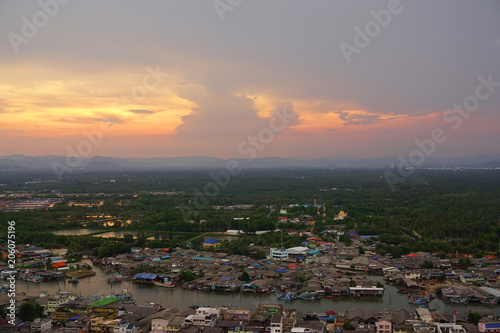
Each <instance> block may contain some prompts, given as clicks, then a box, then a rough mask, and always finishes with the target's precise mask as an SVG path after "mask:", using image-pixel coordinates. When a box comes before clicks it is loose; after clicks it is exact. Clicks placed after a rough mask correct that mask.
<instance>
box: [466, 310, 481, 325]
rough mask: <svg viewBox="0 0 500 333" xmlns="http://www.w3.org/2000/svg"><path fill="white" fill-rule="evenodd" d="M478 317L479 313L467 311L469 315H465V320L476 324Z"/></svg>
mask: <svg viewBox="0 0 500 333" xmlns="http://www.w3.org/2000/svg"><path fill="white" fill-rule="evenodd" d="M480 319H481V315H480V314H479V313H477V312H469V315H468V316H467V321H468V322H469V323H471V324H474V325H477V323H479V320H480Z"/></svg>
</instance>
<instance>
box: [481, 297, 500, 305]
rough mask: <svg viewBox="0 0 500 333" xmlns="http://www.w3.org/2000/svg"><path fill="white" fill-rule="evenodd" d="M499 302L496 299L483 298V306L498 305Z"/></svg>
mask: <svg viewBox="0 0 500 333" xmlns="http://www.w3.org/2000/svg"><path fill="white" fill-rule="evenodd" d="M497 303H498V301H497V300H496V299H495V298H481V304H497Z"/></svg>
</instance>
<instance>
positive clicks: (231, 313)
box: [224, 309, 252, 325]
mask: <svg viewBox="0 0 500 333" xmlns="http://www.w3.org/2000/svg"><path fill="white" fill-rule="evenodd" d="M251 318H252V311H250V310H240V309H228V310H226V312H225V313H224V320H230V321H239V322H241V323H243V324H245V325H248V324H249V323H250V319H251Z"/></svg>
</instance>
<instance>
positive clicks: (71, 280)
mask: <svg viewBox="0 0 500 333" xmlns="http://www.w3.org/2000/svg"><path fill="white" fill-rule="evenodd" d="M68 282H69V283H78V276H73V277H72V278H71V279H70V280H69V281H68Z"/></svg>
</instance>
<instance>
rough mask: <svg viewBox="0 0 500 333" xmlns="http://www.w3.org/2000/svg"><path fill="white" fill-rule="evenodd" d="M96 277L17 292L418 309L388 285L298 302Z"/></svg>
mask: <svg viewBox="0 0 500 333" xmlns="http://www.w3.org/2000/svg"><path fill="white" fill-rule="evenodd" d="M83 262H84V263H88V264H90V265H92V263H91V262H90V260H84V261H83ZM93 269H94V271H95V272H96V275H95V276H92V277H86V278H82V279H80V280H79V282H78V283H76V284H73V283H68V281H67V280H60V281H51V282H41V283H32V282H26V281H17V292H18V293H19V292H26V294H27V295H33V296H38V295H39V294H40V291H47V292H49V294H55V293H57V292H58V291H67V292H69V293H75V294H80V295H82V296H90V295H107V294H109V293H121V292H122V291H123V289H127V290H128V291H129V292H131V293H132V294H133V296H134V299H135V301H137V304H139V305H147V304H149V303H159V304H161V305H162V306H163V307H167V308H168V307H177V308H186V307H188V306H190V305H194V304H197V305H210V306H228V305H236V306H238V307H240V308H242V309H255V307H257V305H259V304H277V303H281V304H283V305H284V307H285V308H293V309H297V310H299V311H302V312H308V311H313V312H318V313H324V312H326V311H328V310H333V311H335V312H345V311H346V310H348V309H351V308H353V307H360V308H362V309H369V308H373V309H375V310H382V309H384V308H387V309H393V310H397V309H401V308H404V309H406V310H408V311H410V312H412V311H414V310H415V309H416V308H417V307H418V306H417V305H412V304H409V303H408V300H407V296H406V294H399V293H397V289H396V288H395V287H394V286H391V285H386V286H385V292H384V296H383V297H380V298H375V299H371V298H370V299H366V298H363V299H360V298H356V299H354V298H342V299H335V298H322V299H318V300H308V301H305V300H295V301H292V302H289V301H279V300H277V298H276V296H275V295H274V294H264V295H261V294H253V293H224V292H206V291H199V290H186V289H183V288H181V287H180V286H177V287H175V288H162V287H157V286H154V285H144V284H138V283H134V282H133V281H132V280H127V281H122V282H118V283H114V284H112V285H110V284H108V283H107V279H108V278H109V277H111V275H110V274H105V272H104V271H103V270H102V268H101V267H100V266H97V265H94V266H93ZM370 279H372V280H375V281H382V280H383V278H382V277H380V276H371V277H370ZM429 307H430V308H434V309H436V310H438V311H440V312H446V311H453V309H456V310H457V312H462V313H463V312H469V310H471V309H477V308H483V309H484V308H491V309H492V310H493V311H494V313H495V314H496V315H500V306H489V305H482V304H479V303H476V304H474V303H473V304H468V305H462V304H451V303H445V302H443V301H441V300H440V299H435V300H433V301H431V302H430V303H429Z"/></svg>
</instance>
